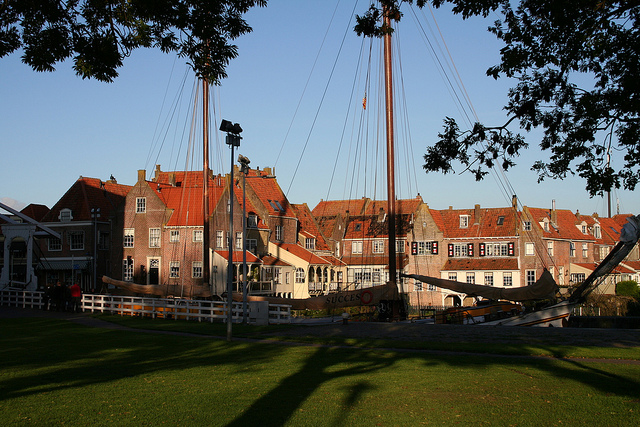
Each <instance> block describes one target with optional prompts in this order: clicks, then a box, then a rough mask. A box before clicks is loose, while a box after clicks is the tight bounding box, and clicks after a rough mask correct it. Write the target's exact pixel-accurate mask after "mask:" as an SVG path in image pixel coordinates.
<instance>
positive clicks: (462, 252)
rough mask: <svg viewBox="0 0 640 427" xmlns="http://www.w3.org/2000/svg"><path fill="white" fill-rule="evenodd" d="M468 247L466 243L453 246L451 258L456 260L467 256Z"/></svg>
mask: <svg viewBox="0 0 640 427" xmlns="http://www.w3.org/2000/svg"><path fill="white" fill-rule="evenodd" d="M468 250H469V245H468V244H466V243H454V244H453V256H454V257H456V258H459V257H465V256H469V252H468Z"/></svg>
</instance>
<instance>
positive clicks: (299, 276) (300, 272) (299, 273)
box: [295, 267, 305, 283]
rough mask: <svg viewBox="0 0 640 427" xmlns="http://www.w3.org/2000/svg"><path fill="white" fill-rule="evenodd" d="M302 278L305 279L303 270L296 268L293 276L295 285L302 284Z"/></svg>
mask: <svg viewBox="0 0 640 427" xmlns="http://www.w3.org/2000/svg"><path fill="white" fill-rule="evenodd" d="M304 278H305V274H304V268H302V267H298V268H296V276H295V280H296V283H304Z"/></svg>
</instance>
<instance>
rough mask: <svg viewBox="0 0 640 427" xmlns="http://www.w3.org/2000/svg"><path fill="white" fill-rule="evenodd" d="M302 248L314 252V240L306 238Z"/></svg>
mask: <svg viewBox="0 0 640 427" xmlns="http://www.w3.org/2000/svg"><path fill="white" fill-rule="evenodd" d="M304 247H305V248H306V249H311V250H314V249H315V248H316V239H314V238H312V237H307V238H306V239H305V241H304Z"/></svg>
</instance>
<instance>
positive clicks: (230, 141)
mask: <svg viewBox="0 0 640 427" xmlns="http://www.w3.org/2000/svg"><path fill="white" fill-rule="evenodd" d="M220 130H221V131H222V132H226V133H227V137H226V140H225V141H226V143H227V145H228V146H229V147H230V148H231V175H230V180H229V239H228V243H229V262H228V264H227V341H231V335H232V326H231V323H232V321H233V313H232V311H233V310H232V307H233V199H234V191H233V187H234V185H233V150H234V148H235V147H239V146H240V140H241V139H242V137H241V136H240V133H242V128H241V127H240V125H239V124H238V123H235V124H232V123H231V122H230V121H228V120H223V121H222V123H220Z"/></svg>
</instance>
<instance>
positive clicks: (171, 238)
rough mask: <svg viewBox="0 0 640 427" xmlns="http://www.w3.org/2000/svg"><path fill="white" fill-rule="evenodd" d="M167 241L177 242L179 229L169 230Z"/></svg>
mask: <svg viewBox="0 0 640 427" xmlns="http://www.w3.org/2000/svg"><path fill="white" fill-rule="evenodd" d="M169 241H170V242H173V243H175V242H179V241H180V230H171V232H170V234H169Z"/></svg>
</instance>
